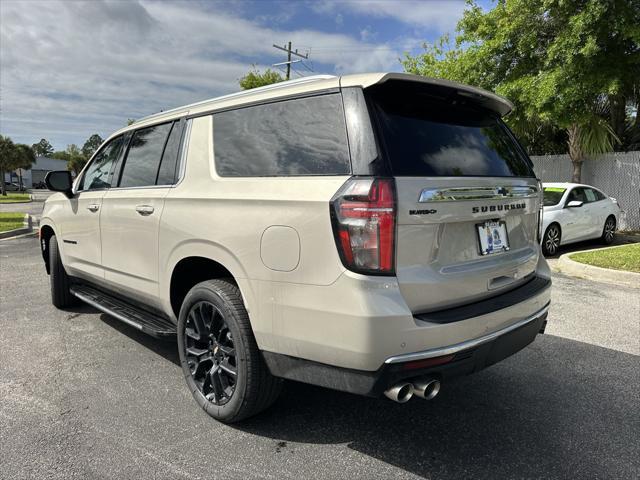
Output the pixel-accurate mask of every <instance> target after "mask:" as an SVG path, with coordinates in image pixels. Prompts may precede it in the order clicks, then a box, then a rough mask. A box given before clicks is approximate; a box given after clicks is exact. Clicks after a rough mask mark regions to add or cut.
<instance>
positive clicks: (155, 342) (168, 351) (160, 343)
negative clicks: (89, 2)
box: [100, 313, 180, 367]
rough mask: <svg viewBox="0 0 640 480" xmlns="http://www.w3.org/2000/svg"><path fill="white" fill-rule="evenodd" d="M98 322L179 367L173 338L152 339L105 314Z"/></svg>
mask: <svg viewBox="0 0 640 480" xmlns="http://www.w3.org/2000/svg"><path fill="white" fill-rule="evenodd" d="M100 320H102V321H103V322H104V323H105V324H106V325H109V326H110V327H111V328H113V329H114V330H117V331H118V332H120V333H122V334H123V335H126V336H127V337H129V338H130V339H131V340H134V341H136V342H138V343H139V344H140V345H142V346H143V347H145V348H148V349H149V350H151V351H153V352H155V353H157V354H158V355H160V356H161V357H163V358H165V359H166V360H168V361H170V362H171V363H173V364H175V365H176V366H178V367H179V366H180V359H179V358H178V347H177V344H176V339H175V337H170V338H167V339H165V340H162V339H157V338H153V337H151V336H149V335H147V334H146V333H142V332H141V331H139V330H136V329H135V328H133V327H131V326H129V325H127V324H125V323H123V322H121V321H120V320H117V319H115V318H113V317H112V316H110V315H107V314H106V313H103V314H101V315H100Z"/></svg>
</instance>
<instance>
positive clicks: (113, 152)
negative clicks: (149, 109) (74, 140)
mask: <svg viewBox="0 0 640 480" xmlns="http://www.w3.org/2000/svg"><path fill="white" fill-rule="evenodd" d="M122 144H123V137H117V138H114V139H113V140H111V141H110V142H109V143H107V144H106V145H105V146H104V148H102V149H101V150H100V151H99V152H98V153H97V154H96V156H95V157H93V161H92V162H91V164H90V165H89V166H88V167H87V169H86V170H85V172H84V175H83V176H82V179H81V180H80V185H79V186H78V190H98V189H102V188H109V187H110V186H111V170H112V168H113V165H114V163H115V162H116V160H117V159H118V157H119V155H120V150H121V149H122Z"/></svg>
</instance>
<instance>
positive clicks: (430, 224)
mask: <svg viewBox="0 0 640 480" xmlns="http://www.w3.org/2000/svg"><path fill="white" fill-rule="evenodd" d="M390 83H391V82H390ZM398 83H402V82H398ZM375 88H376V87H374V89H372V90H373V91H372V92H370V93H369V99H370V104H371V106H370V109H371V110H372V111H373V112H374V113H373V115H374V117H375V121H376V124H377V130H378V136H379V143H380V144H381V147H382V149H383V151H384V155H385V157H386V159H387V162H388V163H389V164H390V169H391V172H392V174H393V176H394V177H395V181H396V190H397V201H398V227H397V250H396V274H397V277H398V282H399V284H400V289H401V292H402V294H403V296H404V298H405V300H406V301H407V303H408V305H409V306H410V308H411V309H412V311H413V312H414V313H420V312H428V311H435V310H442V309H445V308H449V307H454V306H458V305H463V304H468V303H472V302H474V301H478V300H481V299H483V298H487V297H490V296H496V295H499V294H500V293H501V292H504V291H507V290H509V289H513V288H515V287H517V286H519V285H521V284H522V283H524V282H526V281H528V280H529V279H531V276H532V274H533V273H534V272H535V268H536V264H537V262H538V255H539V253H538V252H539V246H538V242H537V224H538V214H539V209H540V206H541V203H540V202H541V192H540V191H539V186H538V181H537V180H536V178H535V175H534V173H533V170H532V168H531V163H530V161H529V160H528V158H527V157H526V155H525V154H524V152H523V151H522V149H521V148H520V147H519V145H518V144H517V142H516V141H515V140H514V138H513V136H512V135H511V133H510V132H509V130H508V129H507V128H506V126H505V125H504V123H503V122H502V120H501V119H500V118H499V116H498V115H497V114H495V113H494V112H492V111H490V110H487V109H484V108H481V107H479V106H476V105H475V104H474V103H473V101H469V102H465V101H460V99H459V98H457V97H455V98H454V97H450V96H448V95H447V93H446V92H444V94H443V92H436V93H437V94H434V92H433V91H430V90H429V89H428V88H425V87H423V86H420V85H418V86H416V87H415V88H413V87H411V86H402V87H401V88H399V87H394V86H393V85H382V86H380V88H378V89H377V90H375Z"/></svg>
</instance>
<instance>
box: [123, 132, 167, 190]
mask: <svg viewBox="0 0 640 480" xmlns="http://www.w3.org/2000/svg"><path fill="white" fill-rule="evenodd" d="M170 130H171V123H164V124H162V125H154V126H153V127H148V128H143V129H140V130H137V131H136V132H135V133H134V134H133V137H131V141H130V142H129V152H128V153H127V158H126V160H125V162H124V167H123V169H122V173H121V175H120V183H119V185H118V186H119V187H121V188H122V187H124V188H127V187H144V186H148V185H155V183H156V177H157V175H158V167H159V166H160V158H161V157H162V151H163V149H164V146H165V142H166V140H167V135H168V134H169V131H170Z"/></svg>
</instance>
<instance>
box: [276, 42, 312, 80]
mask: <svg viewBox="0 0 640 480" xmlns="http://www.w3.org/2000/svg"><path fill="white" fill-rule="evenodd" d="M273 46H274V48H277V49H278V50H282V51H283V52H287V61H286V62H280V63H274V64H273V66H274V67H276V66H278V65H286V66H287V78H286V80H289V79H290V78H291V64H292V63H297V62H301V61H302V60H291V55H296V56H298V57H300V58H304V59H305V60H308V59H309V54H308V53H307V54H306V55H302V54H301V53H298V49H297V48H296V49H295V51H294V50H291V42H289V43H288V45H285V46H284V47H281V46H280V45H276V44H275V43H274V44H273Z"/></svg>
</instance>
